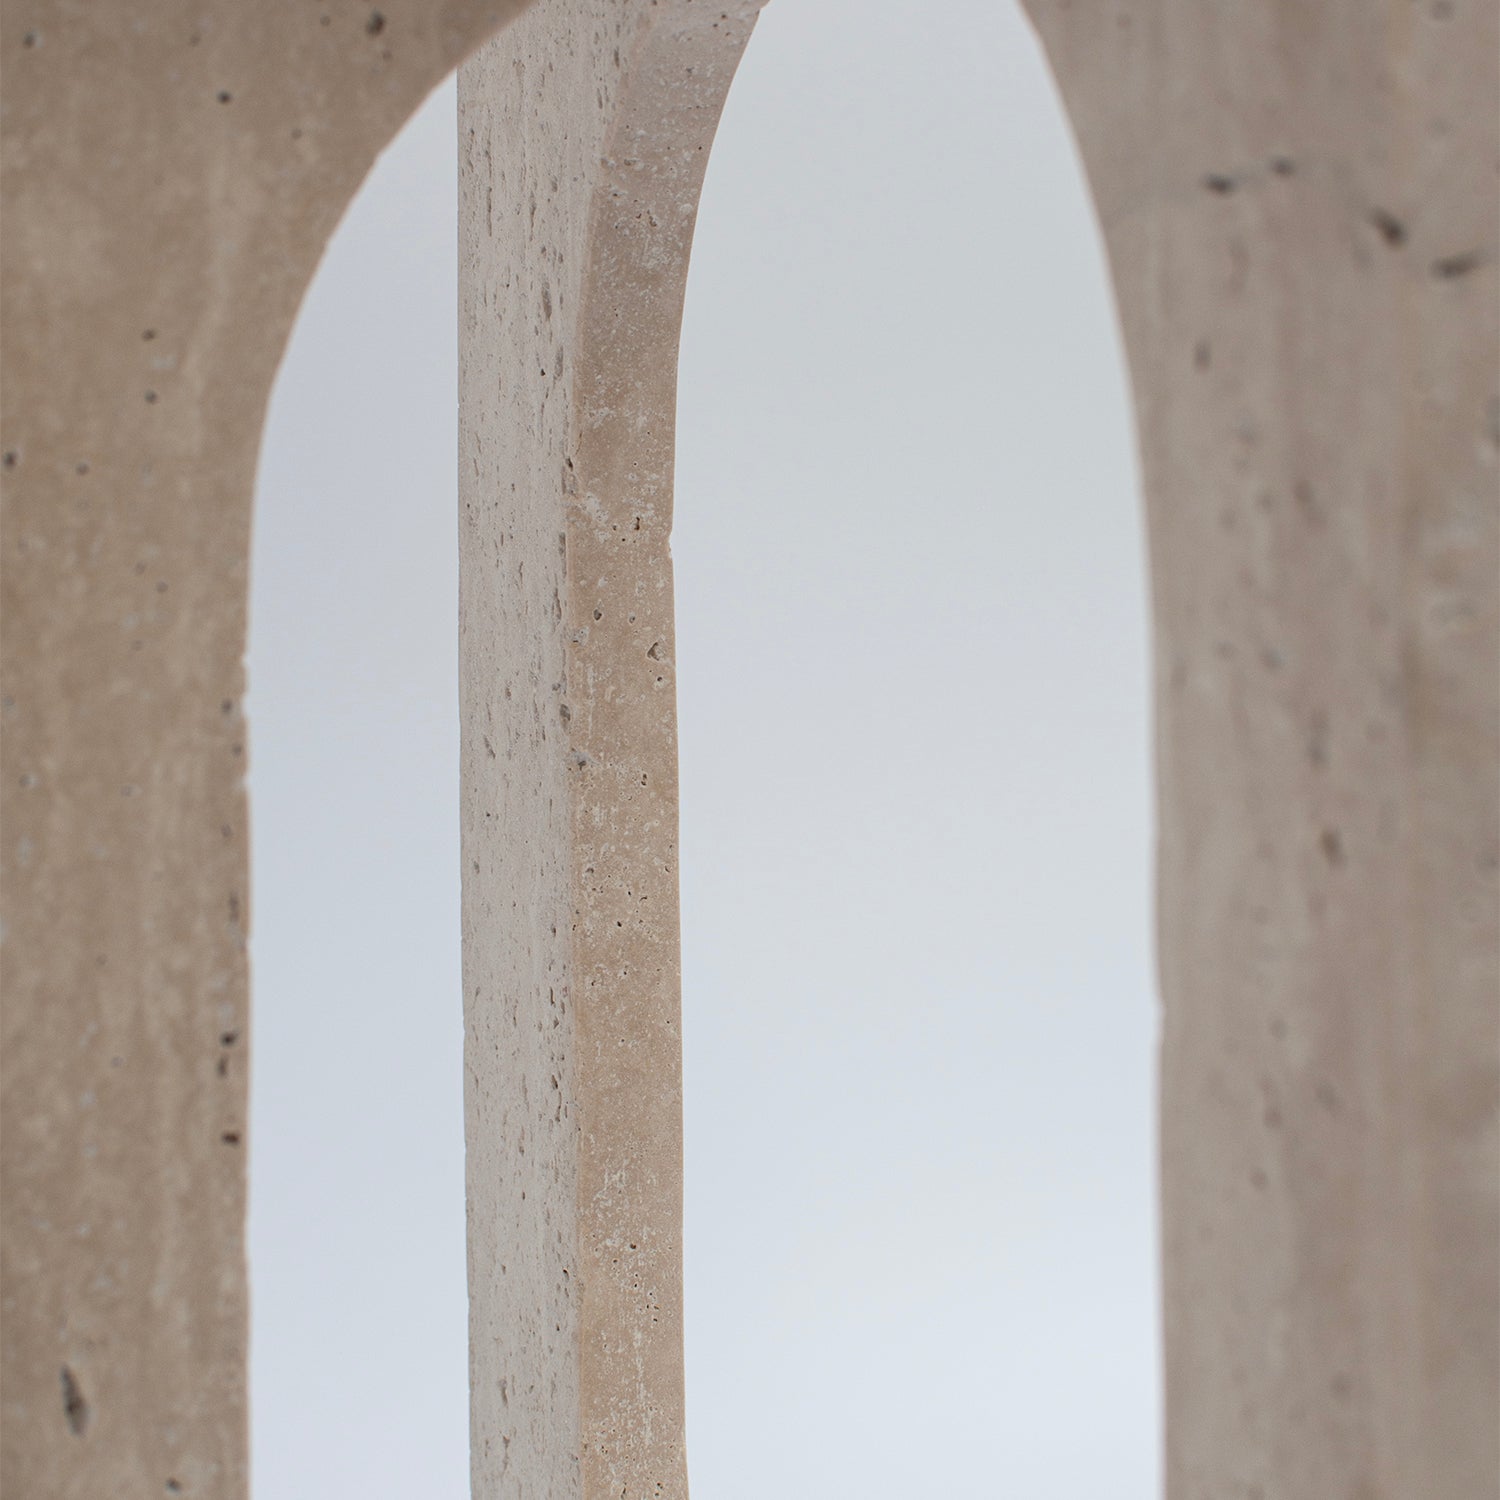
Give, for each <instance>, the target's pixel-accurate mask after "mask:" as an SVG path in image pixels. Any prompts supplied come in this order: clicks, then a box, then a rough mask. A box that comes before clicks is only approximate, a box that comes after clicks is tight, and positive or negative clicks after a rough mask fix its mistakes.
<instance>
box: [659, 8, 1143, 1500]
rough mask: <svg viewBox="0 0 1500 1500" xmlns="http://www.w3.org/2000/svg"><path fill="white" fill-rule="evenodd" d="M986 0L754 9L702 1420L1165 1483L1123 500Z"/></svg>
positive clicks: (733, 273)
mask: <svg viewBox="0 0 1500 1500" xmlns="http://www.w3.org/2000/svg"><path fill="white" fill-rule="evenodd" d="M1107 274H1108V273H1107V267H1106V264H1105V259H1104V253H1103V247H1102V243H1101V240H1100V236H1099V234H1098V230H1097V227H1096V225H1095V222H1094V218H1093V213H1092V210H1091V207H1090V205H1089V201H1088V195H1087V189H1086V185H1085V182H1084V179H1083V173H1082V169H1081V166H1080V164H1079V162H1078V159H1077V156H1076V153H1075V151H1074V147H1073V143H1072V140H1071V137H1070V135H1069V132H1068V128H1067V124H1066V122H1065V118H1064V114H1063V110H1062V106H1061V103H1060V101H1059V100H1058V98H1057V95H1056V92H1055V90H1054V86H1053V84H1052V80H1051V78H1050V75H1049V73H1048V70H1047V67H1046V64H1045V62H1044V60H1043V57H1042V53H1041V49H1040V47H1039V46H1038V44H1037V42H1036V40H1035V38H1034V36H1033V35H1032V33H1031V31H1030V29H1029V28H1028V26H1027V25H1026V22H1025V20H1024V18H1023V16H1022V13H1021V11H1020V9H1019V8H1018V7H1011V6H997V5H994V4H993V3H990V0H955V3H951V4H945V5H944V6H942V7H941V8H940V11H938V12H934V11H932V10H930V9H922V8H914V7H911V6H909V5H903V4H897V3H885V4H864V5H860V6H858V7H851V6H849V5H847V4H842V3H837V0H797V3H795V4H785V5H773V6H770V7H768V8H767V9H766V10H765V11H764V12H763V13H762V16H761V18H760V21H759V22H758V24H757V28H756V32H755V35H754V36H753V37H752V39H751V42H750V45H749V48H748V49H747V51H746V55H745V59H744V61H743V63H742V65H741V68H740V71H739V73H738V75H737V77H736V80H735V83H734V86H733V88H732V89H731V91H730V95H729V100H728V104H727V106H726V109H725V113H724V117H723V119H722V121H721V123H720V127H719V131H718V134H717V137H716V140H715V145H714V155H713V158H712V160H711V163H710V166H709V171H708V175H707V180H706V184H705V188H704V193H703V198H702V201H701V205H700V212H699V219H698V226H697V230H696V235H695V243H694V249H693V259H692V269H691V273H690V277H689V285H688V295H687V299H686V310H685V318H684V331H683V342H682V356H681V364H680V368H679V383H678V428H677V433H678V467H677V504H676V525H675V528H674V536H673V545H674V553H675V559H676V578H677V597H678V625H679V628H678V634H677V642H678V645H677V651H678V662H679V672H680V696H679V724H680V741H681V776H682V848H683V882H682V890H683V947H684V972H683V1035H684V1089H685V1130H684V1141H685V1146H684V1149H685V1160H686V1191H685V1216H686V1225H685V1249H686V1256H685V1260H686V1319H687V1382H688V1383H687V1390H688V1448H689V1458H690V1465H689V1467H690V1474H691V1478H692V1484H693V1488H694V1492H695V1493H696V1494H698V1495H700V1496H708V1497H713V1500H737V1497H742V1496H743V1497H749V1496H754V1495H769V1494H776V1495H786V1496H796V1497H807V1500H812V1497H816V1496H832V1495H853V1494H859V1495H869V1496H890V1497H894V1496H898V1495H913V1494H932V1495H936V1494H953V1495H960V1494H972V1495H977V1494H992V1493H993V1494H1016V1495H1037V1496H1040V1495H1058V1496H1068V1495H1084V1494H1109V1495H1117V1496H1122V1497H1123V1496H1130V1497H1140V1500H1144V1497H1147V1496H1153V1495H1156V1494H1157V1493H1159V1488H1160V1485H1159V1475H1160V1459H1159V1454H1158V1450H1159V1446H1160V1417H1161V1397H1160V1393H1159V1383H1160V1377H1159V1373H1158V1371H1159V1357H1158V1354H1157V1343H1158V1333H1157V1314H1156V1284H1157V1270H1156V1187H1155V1175H1156V1174H1155V1147H1154V1112H1155V1110H1154V1099H1155V1077H1154V1062H1155V1043H1156V1004H1155V996H1154V982H1153V978H1152V972H1151V968H1152V966H1151V958H1150V952H1151V940H1150V926H1151V923H1150V898H1149V880H1150V874H1149V872H1150V861H1151V833H1150V829H1151V822H1150V812H1151V809H1150V805H1149V804H1150V797H1149V771H1148V715H1149V678H1148V672H1147V638H1146V618H1147V611H1146V602H1145V597H1144V596H1145V567H1144V540H1143V535H1142V531H1143V522H1142V515H1141V502H1140V497H1139V487H1138V479H1137V475H1136V464H1135V456H1134V450H1133V437H1132V433H1131V427H1130V420H1131V418H1130V411H1129V404H1128V393H1127V389H1126V378H1125V371H1124V364H1123V358H1122V355H1121V353H1120V350H1119V345H1118V335H1117V332H1116V323H1115V315H1114V310H1113V307H1112V305H1111V298H1110V290H1109V287H1108V281H1107Z"/></svg>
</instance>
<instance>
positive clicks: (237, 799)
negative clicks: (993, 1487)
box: [0, 0, 1500, 1500]
mask: <svg viewBox="0 0 1500 1500" xmlns="http://www.w3.org/2000/svg"><path fill="white" fill-rule="evenodd" d="M782 3H786V4H793V3H796V0H782ZM519 9H520V6H519V5H518V4H516V3H493V4H479V3H469V0H450V3H446V4H426V5H424V4H421V3H418V0H386V3H382V4H380V6H379V8H378V9H377V8H375V7H372V6H369V5H366V4H359V5H348V4H343V3H338V4H335V3H332V0H328V3H326V4H323V5H319V4H317V3H312V4H306V5H304V4H301V3H296V4H294V3H292V0H276V3H270V4H266V5H261V6H242V7H231V6H229V5H228V4H226V3H223V0H212V3H207V4H202V5H194V4H188V3H187V0H136V3H131V0H124V3H120V4H109V5H99V6H94V7H90V8H88V9H87V10H83V9H79V8H77V7H75V6H72V5H68V4H65V3H63V0H4V6H3V13H0V126H3V159H0V165H3V180H0V191H3V212H4V220H3V230H0V240H3V244H0V320H3V321H0V340H3V347H0V365H3V376H0V383H3V388H0V404H3V409H0V447H3V451H4V455H5V456H4V469H3V471H0V478H3V482H4V498H5V509H4V521H3V533H0V548H3V574H0V628H3V632H4V633H3V639H0V646H3V690H0V691H3V696H0V709H3V734H4V740H3V787H0V820H3V821H0V841H3V867H0V879H3V893H0V894H3V908H4V922H5V929H4V945H3V954H0V962H3V969H0V982H3V1034H0V1045H3V1054H0V1068H3V1078H0V1083H3V1101H0V1131H3V1138H0V1146H3V1151H0V1155H3V1163H0V1169H3V1191H4V1212H3V1222H0V1258H3V1264H0V1320H3V1321H0V1337H3V1368H0V1382H3V1383H0V1402H3V1421H0V1445H3V1447H0V1489H3V1491H4V1494H5V1495H6V1496H7V1497H10V1496H12V1495H15V1496H17V1497H31V1496H48V1497H51V1496H57V1497H63V1500H73V1497H84V1496H88V1497H94V1496H100V1495H116V1494H119V1495H125V1494H161V1493H169V1494H173V1493H182V1494H190V1495H210V1496H223V1497H229V1500H241V1497H243V1495H244V1494H245V1492H246V1486H247V1474H246V1412H245V1335H246V1316H245V1308H246V1301H245V1299H246V1289H245V1266H244V1241H243V1213H244V1180H245V1179H244V1172H245V1157H246V1153H247V1150H248V1149H249V1147H250V1145H251V1141H250V1138H249V1136H248V1134H247V1130H246V1120H245V1100H246V1095H245V1070H246V1066H247V1062H248V1057H249V1042H250V1030H249V1018H248V1011H247V972H246V958H245V941H246V932H247V927H248V914H247V912H246V909H245V893H246V890H247V884H248V882H247V849H246V839H245V818H246V809H245V800H244V790H243V777H244V766H245V750H246V741H245V726H244V722H243V718H242V713H241V706H240V705H241V696H242V690H243V669H242V665H241V662H242V655H243V649H244V609H245V589H246V576H245V567H246V558H247V552H248V528H249V522H250V515H249V510H250V496H251V493H252V482H253V473H254V463H255V456H256V450H257V447H258V443H259V435H260V428H261V423H262V420H263V414H264V409H265V404H266V399H267V394H268V392H269V388H270V383H271V380H272V378H273V376H274V373H275V369H276V364H277V361H278V360H279V358H280V355H281V351H282V348H283V346H284V343H285V340H286V337H287V333H288V330H289V328H290V325H291V322H292V319H293V318H294V316H295V313H296V308H297V305H298V302H299V300H300V298H301V295H302V292H303V289H304V288H305V286H306V283H307V281H308V278H309V276H310V274H311V272H312V269H313V267H314V265H315V264H316V261H317V258H318V256H319V254H320V253H321V250H322V247H323V244H324V242H325V241H326V238H327V236H328V234H329V232H330V231H331V229H332V226H333V224H334V222H335V220H336V219H337V217H338V215H339V213H340V212H341V210H342V208H343V206H344V204H345V203H346V202H347V200H348V198H349V196H350V195H351V194H352V192H353V191H354V189H355V187H356V186H357V184H358V182H359V181H360V179H361V177H362V176H363V174H364V172H365V171H366V170H367V169H368V167H369V165H370V162H371V161H372V160H373V158H374V156H375V154H376V152H377V151H378V150H379V148H380V147H381V146H382V145H383V144H384V143H385V142H386V141H387V140H388V139H389V138H390V137H391V135H392V134H393V133H394V132H395V131H396V130H397V129H398V128H399V126H400V124H401V123H402V121H403V120H404V119H405V118H406V116H407V115H408V114H409V113H410V112H411V110H412V109H413V108H414V107H415V105H416V104H417V102H418V101H419V100H420V99H421V97H422V96H423V95H424V94H425V93H426V92H427V90H428V89H430V88H431V87H432V86H433V85H434V84H435V83H437V82H438V81H439V79H440V78H441V77H442V76H443V75H444V74H445V73H446V72H447V71H449V70H450V69H451V68H452V67H453V66H455V64H456V63H457V62H458V61H459V59H460V58H461V57H463V56H464V55H466V54H467V53H468V52H470V51H471V50H472V49H473V48H474V47H475V46H476V45H478V44H479V43H480V42H481V41H482V40H483V39H484V38H485V37H486V36H488V35H490V33H491V32H493V31H495V30H496V29H497V27H499V26H500V24H501V23H502V22H504V21H506V20H507V19H509V18H510V17H511V15H512V14H513V13H515V12H516V11H518V10H519ZM1031 12H1032V16H1033V20H1034V22H1035V24H1036V26H1037V28H1038V30H1039V32H1040V33H1041V36H1042V38H1043V40H1044V43H1045V45H1046V48H1047V51H1048V54H1049V56H1050V58H1051V61H1052V64H1053V66H1054V68H1055V70H1056V73H1057V76H1058V78H1059V81H1060V83H1061V86H1062V90H1063V93H1064V96H1065V98H1066V101H1067V105H1068V109H1069V112H1070V115H1071V118H1072V121H1073V124H1074V127H1075V130H1076V132H1077V136H1078V139H1079V143H1080V146H1081V150H1082V154H1083V157H1084V161H1085V164H1086V167H1087V170H1088V173H1089V177H1090V181H1091V184H1092V187H1093V192H1094V196H1095V201H1096V203H1097V205H1098V210H1099V216H1100V220H1101V224H1102V227H1103V230H1104V234H1105V238H1106V241H1107V244H1108V248H1109V255H1110V260H1111V265H1112V270H1113V275H1114V280H1115V286H1116V292H1117V297H1118V303H1119V309H1120V316H1121V321H1122V324H1123V327H1124V332H1125V342H1126V348H1127V353H1128V357H1129V361H1130V369H1131V378H1132V382H1133V386H1134V391H1135V397H1136V406H1137V413H1138V418H1139V429H1140V443H1141V452H1142V458H1143V469H1144V475H1145V484H1146V490H1147V496H1146V503H1147V518H1148V523H1149V530H1150V537H1151V567H1152V588H1153V598H1154V617H1155V618H1154V631H1155V649H1156V664H1157V685H1156V696H1157V723H1158V732H1157V734H1158V785H1159V799H1160V898H1159V912H1160V951H1161V980H1162V992H1163V1001H1164V1035H1163V1078H1162V1085H1163V1102H1162V1182H1163V1214H1164V1224H1163V1252H1164V1274H1165V1321H1166V1328H1165V1332H1166V1381H1167V1409H1168V1419H1167V1434H1166V1444H1167V1489H1168V1494H1169V1496H1170V1497H1172V1500H1199V1497H1214V1500H1218V1497H1235V1500H1255V1497H1259V1500H1283V1497H1285V1500H1327V1497H1338V1500H1408V1497H1415V1496H1422V1497H1424V1500H1425V1497H1431V1500H1476V1497H1477V1500H1485V1497H1491V1500H1494V1497H1495V1496H1497V1495H1500V1305H1497V1301H1500V1206H1497V1197H1500V1149H1497V1093H1500V993H1497V991H1500V956H1497V942H1500V937H1497V912H1500V902H1497V896H1496V875H1497V866H1500V808H1497V798H1500V748H1497V747H1500V705H1497V695H1500V651H1497V598H1500V548H1497V536H1496V526H1497V504H1496V501H1497V476H1500V471H1497V459H1500V395H1497V391H1496V378H1497V367H1500V348H1497V297H1496V271H1497V265H1500V245H1497V236H1496V226H1497V200H1496V183H1497V179H1496V172H1497V167H1500V140H1497V133H1500V99H1497V92H1500V90H1497V72H1500V65H1497V35H1496V29H1497V28H1496V7H1495V5H1494V3H1493V0H1477V3H1474V4H1472V5H1471V4H1467V3H1465V0H1425V3H1424V4H1421V5H1410V4H1405V3H1402V4H1396V3H1384V4H1375V5H1369V4H1356V3H1354V0H1322V3H1319V4H1291V3H1287V0H1277V3H1270V0H1263V3H1256V4H1247V5H1236V6H1204V5H1198V4H1189V3H1186V0H1148V3H1145V4H1142V5H1140V6H1138V7H1127V6H1119V5H1111V6H1108V7H1105V6H1089V7H1080V6H1077V5H1070V4H1067V3H1065V0H1034V3H1033V4H1032V6H1031ZM754 14H755V6H754V4H753V3H749V0H731V3H728V4H726V3H723V0H721V3H720V4H718V5H716V6H705V5H704V4H703V3H702V0H660V3H659V4H657V3H652V4H647V3H646V0H538V4H537V5H536V6H535V7H534V8H533V9H531V10H530V11H529V12H528V13H527V14H525V15H524V16H522V17H521V18H520V19H519V20H517V21H516V22H515V23H514V24H513V25H511V26H510V27H508V28H507V29H506V30H505V31H504V32H503V33H502V34H501V35H500V36H498V37H497V38H496V39H495V40H494V41H493V42H491V43H490V44H488V45H487V46H486V47H485V48H484V49H483V50H482V51H481V52H480V53H479V54H478V55H477V56H476V57H475V58H474V60H473V61H472V62H471V63H469V64H468V65H467V67H466V69H465V71H464V73H463V75H462V78H461V83H460V130H459V137H460V139H459V150H460V152H461V245H462V255H463V266H462V272H461V290H460V303H461V305H460V309H459V317H460V343H461V373H460V384H461V407H462V410H461V432H460V442H461V462H460V471H461V482H460V496H459V501H460V506H461V514H460V533H461V543H460V545H461V586H460V601H459V614H460V633H461V693H462V714H463V727H462V734H463V769H462V787H461V797H462V817H463V839H464V844H463V861H464V870H463V874H464V989H465V993H464V1002H463V1003H464V1013H465V1019H466V1028H467V1047H466V1068H465V1080H464V1088H465V1101H466V1119H467V1131H468V1142H469V1146H468V1149H469V1169H468V1170H469V1186H468V1192H469V1215H470V1292H471V1371H472V1378H471V1405H472V1434H473V1448H472V1463H473V1475H474V1493H475V1495H476V1496H484V1497H489V1496H502V1495H503V1496H517V1497H520V1496H545V1497H549V1500H551V1497H560V1500H566V1497H569V1496H577V1497H582V1500H605V1497H606V1496H608V1497H610V1500H613V1497H616V1496H623V1497H627V1500H635V1497H645V1496H681V1495H683V1494H684V1493H685V1488H686V1475H685V1460H684V1445H683V1391H682V1363H681V1314H682V1308H681V1287H682V1281H681V1245H680V1197H681V1152H680V1133H681V1107H680V1106H681V1091H680V1053H679V1044H678V957H677V952H678V941H677V939H678V934H677V893H676V878H677V877H676V870H677V853H676V764H675V758H676V742H675V729H674V708H673V705H674V698H675V679H674V672H673V662H674V659H675V652H674V645H673V626H672V595H671V560H670V550H669V532H670V524H671V474H672V451H673V414H674V407H675V365H676V345H677V333H678V326H679V320H680V313H681V304H682V295H683V286H684V277H685V272H686V265H687V257H688V250H689V245H690V240H691V234H692V225H693V217H694V212H695V208H696V202H697V194H698V188H699V185H700V182H701V178H702V173H703V170H704V166H705V163H706V160H707V156H708V149H709V144H710V141H711V137H712V134H713V129H714V125H715V122H716V120H717V116H718V111H719V109H720V106H721V104H722V101H723V98H724V94H725V91H726V90H727V87H728V85H729V80H730V78H731V76H732V74H733V70H734V66H735V63H736V61H737V58H738V56H739V52H740V49H741V48H742V47H743V45H744V43H745V39H746V37H747V35H748V33H749V29H750V26H751V24H752V22H753V19H754ZM857 43H858V37H857V34H851V39H850V45H851V47H853V46H857ZM829 87H830V88H831V89H832V88H836V87H837V80H833V79H831V80H830V81H829ZM767 232H768V233H770V232H774V226H768V231H767ZM372 313H373V314H378V309H373V310H372ZM1080 416H1081V417H1083V418H1084V419H1085V422H1086V414H1080ZM1080 1420H1081V1421H1086V1420H1087V1414H1080ZM768 1440H772V1441H773V1440H774V1435H771V1436H770V1437H769V1438H768ZM838 1440H839V1439H838V1435H837V1434H836V1433H830V1434H829V1441H831V1442H836V1441H838Z"/></svg>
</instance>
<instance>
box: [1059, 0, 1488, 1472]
mask: <svg viewBox="0 0 1500 1500" xmlns="http://www.w3.org/2000/svg"><path fill="white" fill-rule="evenodd" d="M1031 10H1032V15H1033V19H1034V21H1035V23H1036V25H1037V27H1038V30H1039V31H1040V33H1041V35H1042V38H1043V40H1044V43H1045V45H1046V48H1047V51H1048V53H1049V55H1050V57H1051V60H1052V64H1053V67H1054V68H1055V70H1056V73H1057V76H1058V79H1059V81H1060V83H1061V86H1062V90H1063V94H1064V96H1065V98H1066V101H1067V105H1068V110H1069V113H1070V116H1071V119H1072V122H1073V126H1074V128H1075V130H1076V132H1077V135H1078V139H1079V143H1080V146H1081V148H1082V152H1083V157H1084V161H1085V163H1086V165H1087V170H1088V174H1089V178H1090V181H1091V183H1092V186H1093V192H1094V199H1095V203H1096V205H1097V208H1098V212H1099V217H1100V221H1101V223H1102V226H1103V230H1104V234H1105V237H1106V239H1107V241H1108V247H1109V255H1110V260H1111V264H1112V267H1113V274H1114V281H1115V289H1116V295H1117V298H1118V303H1119V308H1120V316H1121V320H1122V323H1123V325H1124V332H1125V343H1126V348H1127V351H1128V357H1129V361H1130V371H1131V380H1132V384H1133V386H1134V392H1135V403H1136V411H1137V417H1138V424H1139V433H1140V444H1141V455H1142V463H1143V470H1144V477H1145V487H1146V501H1147V517H1148V525H1149V531H1150V556H1151V571H1152V592H1153V597H1154V616H1155V619H1154V629H1155V659H1156V720H1157V777H1158V791H1159V798H1160V856H1159V857H1160V873H1159V923H1160V954H1161V959H1160V963H1161V984H1162V995H1163V1003H1164V1016H1163V1039H1162V1123H1161V1132H1162V1136H1161V1152H1162V1156H1161V1161H1162V1190H1163V1212H1164V1223H1163V1252H1164V1257H1165V1264H1164V1273H1165V1317H1166V1382H1167V1391H1166V1395H1167V1491H1168V1494H1169V1496H1170V1497H1171V1500H1197V1497H1199V1496H1204V1497H1206V1496H1215V1497H1219V1496H1224V1497H1228V1496H1238V1497H1246V1500H1255V1497H1262V1500H1326V1497H1329V1496H1334V1495H1338V1496H1348V1497H1350V1500H1354V1497H1359V1500H1376V1497H1382V1500H1395V1497H1402V1500H1405V1497H1411V1496H1418V1495H1420V1496H1423V1497H1427V1500H1439V1497H1441V1500H1480V1497H1490V1500H1493V1497H1495V1496H1496V1495H1497V1493H1500V1439H1497V1423H1500V1417H1497V1413H1500V1381H1497V1365H1500V1306H1497V1295H1500V1261H1497V1255H1500V1213H1497V1190H1500V1160H1497V1150H1496V1123H1497V1121H1496V1104H1497V1082H1500V1080H1497V1070H1500V1003H1497V991H1500V961H1497V936H1496V918H1497V898H1496V867H1497V863H1500V827H1497V823H1500V819H1497V806H1496V799H1497V788H1500V774H1497V773H1500V765H1497V744H1500V712H1497V688H1500V661H1497V649H1496V624H1497V602H1500V599H1497V582H1500V554H1497V542H1496V520H1497V503H1496V502H1497V478H1500V474H1497V466H1496V465H1497V455H1500V398H1497V395H1496V377H1497V367H1500V351H1497V338H1496V264H1497V245H1496V228H1497V200H1496V170H1497V166H1500V143H1497V130H1500V101H1497V38H1496V7H1495V5H1494V4H1493V3H1492V0H1476V3H1473V4H1465V3H1463V0H1459V3H1457V4H1453V3H1450V0H1424V3H1422V4H1407V3H1394V0H1390V3H1377V4H1367V3H1363V0H1322V3H1318V4H1295V3H1286V4H1282V3H1264V0H1262V3H1254V4H1242V5H1232V6H1222V5H1200V4H1196V3H1189V0H1159V3H1157V0H1153V3H1150V4H1146V5H1134V6H1132V5H1109V6H1087V7H1083V6H1070V5H1069V4H1068V3H1067V0H1033V3H1032V5H1031ZM1080 418H1081V420H1085V421H1086V420H1087V414H1086V413H1080Z"/></svg>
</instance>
